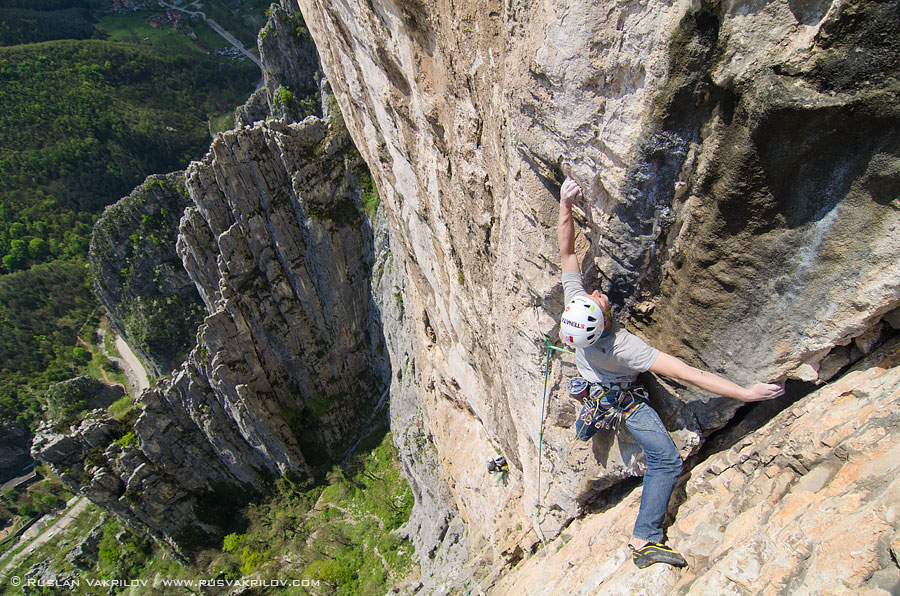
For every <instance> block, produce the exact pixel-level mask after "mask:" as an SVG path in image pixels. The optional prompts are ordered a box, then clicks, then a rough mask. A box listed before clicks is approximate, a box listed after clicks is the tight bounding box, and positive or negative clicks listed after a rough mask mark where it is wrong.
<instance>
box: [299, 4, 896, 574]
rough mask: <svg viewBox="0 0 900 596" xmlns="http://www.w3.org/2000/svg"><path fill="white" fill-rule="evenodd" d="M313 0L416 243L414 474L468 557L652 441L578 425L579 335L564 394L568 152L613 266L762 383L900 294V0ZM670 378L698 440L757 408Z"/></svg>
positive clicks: (385, 187)
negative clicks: (506, 480)
mask: <svg viewBox="0 0 900 596" xmlns="http://www.w3.org/2000/svg"><path fill="white" fill-rule="evenodd" d="M298 3H299V5H300V7H301V9H302V12H303V15H304V19H305V21H306V23H307V25H308V26H309V29H310V32H311V33H312V35H313V37H314V39H315V40H316V44H317V46H318V48H319V53H320V56H321V59H322V62H323V66H324V69H325V72H326V75H327V77H328V79H329V81H330V83H331V86H332V87H333V89H334V90H335V93H336V96H337V99H338V102H339V104H340V106H341V109H342V112H343V113H344V117H345V119H346V121H347V123H348V128H349V129H350V132H351V135H352V136H353V138H354V141H355V142H356V144H357V146H358V147H359V148H360V151H361V152H362V153H363V156H364V157H365V159H366V161H367V163H368V164H369V165H370V167H371V168H372V171H373V174H374V175H375V177H376V179H377V181H378V186H379V190H380V191H381V195H382V198H383V201H384V204H385V207H386V211H387V215H388V219H389V222H390V226H391V230H392V233H393V237H392V238H393V239H392V247H393V248H394V252H395V253H396V254H397V255H398V257H401V255H402V258H398V257H395V262H397V263H402V264H403V265H404V266H405V271H403V272H402V273H403V275H405V282H406V283H405V286H402V299H403V306H404V313H405V316H406V317H407V319H412V321H411V322H409V323H408V325H409V329H410V337H411V340H410V341H411V342H412V345H411V347H410V349H409V350H408V351H407V352H405V353H406V354H407V355H408V357H409V358H408V363H407V362H406V361H405V360H404V361H402V362H401V361H398V360H397V359H396V355H395V354H394V353H393V352H392V353H391V354H392V358H393V360H392V363H393V368H394V371H395V379H394V386H395V387H397V386H398V382H399V381H398V379H397V377H396V372H397V370H398V369H399V368H400V367H407V368H409V369H410V370H414V371H415V372H414V374H415V380H414V382H415V384H416V386H417V392H418V395H417V397H416V400H415V404H416V406H415V407H416V408H417V411H418V412H421V414H420V418H408V417H403V416H399V415H398V416H395V417H394V421H395V424H396V425H397V427H395V429H394V436H395V437H404V436H407V434H408V433H406V432H405V431H404V430H403V429H402V428H400V427H401V426H403V425H404V424H405V425H408V428H410V429H418V428H421V436H424V437H426V438H427V439H428V441H427V443H423V445H422V447H423V448H427V447H428V446H429V445H430V446H433V449H434V451H433V452H431V453H430V454H429V455H428V456H427V458H423V456H420V455H418V454H421V453H423V451H422V450H421V449H418V450H417V449H414V448H412V447H410V445H409V444H407V445H406V446H404V445H401V450H402V451H403V452H405V453H406V454H407V465H408V466H409V467H410V468H413V467H415V466H417V465H419V464H417V463H416V461H417V460H418V461H422V460H423V459H428V460H429V461H432V462H433V464H434V466H436V467H437V470H433V471H432V472H431V474H430V478H431V480H427V479H426V478H425V477H424V476H421V477H419V478H418V479H417V478H416V477H415V476H414V477H413V480H414V482H418V481H421V482H432V484H431V485H430V486H428V487H426V486H424V485H423V486H419V487H418V489H417V494H419V493H423V494H424V493H426V492H427V493H428V494H432V495H440V494H449V495H450V497H451V500H450V503H449V505H448V504H447V503H444V504H443V505H442V507H444V508H443V509H440V510H441V511H453V512H454V515H458V516H460V518H461V519H463V520H465V522H466V529H467V537H466V540H465V544H466V547H467V548H469V549H470V551H471V553H470V554H475V555H477V554H478V553H481V552H483V553H486V554H487V555H488V556H489V555H491V554H493V555H499V554H502V553H503V552H504V551H511V550H514V549H515V543H516V540H517V539H520V538H522V535H523V534H524V532H525V531H527V529H528V527H529V523H528V521H535V522H537V525H538V526H540V527H541V528H542V529H543V532H544V533H545V534H549V535H553V534H555V533H556V532H557V531H558V530H559V528H561V527H562V526H563V525H564V524H565V523H567V521H568V520H570V519H571V518H572V517H573V516H575V515H577V514H578V513H579V511H580V510H581V506H582V504H583V503H584V502H585V501H586V500H588V499H590V498H591V497H592V495H594V494H596V491H597V490H599V489H602V488H604V487H608V486H609V484H610V483H611V482H613V481H615V480H617V479H620V478H622V477H624V476H628V475H633V474H639V473H640V471H641V469H642V465H643V464H642V461H641V459H640V458H639V453H638V452H637V451H636V449H635V447H634V446H633V445H629V444H628V443H627V442H625V443H619V442H615V443H613V442H606V443H604V442H603V440H602V439H597V440H595V442H594V444H593V445H587V446H575V447H574V448H573V447H572V444H571V430H570V429H569V426H570V425H571V423H572V422H573V420H574V414H575V410H574V406H573V405H572V404H570V403H567V402H566V401H565V399H564V398H562V396H561V395H560V393H561V382H562V380H563V379H564V378H565V377H566V376H568V375H571V374H572V372H573V368H572V366H571V364H570V363H569V362H568V361H567V360H565V359H563V358H559V357H556V356H554V357H553V358H552V359H551V372H550V380H549V394H550V399H549V401H548V404H547V406H546V408H545V406H544V404H543V403H542V393H543V381H544V376H543V373H544V370H543V366H544V358H545V350H544V349H543V345H542V341H543V339H544V338H545V337H549V338H554V337H555V335H556V330H557V326H556V325H557V316H558V315H557V313H558V312H559V310H560V308H561V306H562V294H561V288H560V284H559V269H558V266H557V260H558V257H557V254H558V252H557V251H558V247H557V246H556V237H555V218H556V213H557V207H556V200H557V193H558V185H559V183H560V182H561V181H562V178H563V176H564V175H566V174H570V175H572V176H574V177H575V178H576V179H577V180H579V181H580V182H581V184H582V185H583V186H584V188H585V191H586V196H587V201H586V202H585V203H584V205H583V206H582V211H581V213H580V214H579V215H578V217H577V219H578V227H579V230H580V234H579V237H578V239H577V242H576V249H577V251H578V253H579V255H581V257H582V267H583V270H584V272H585V274H586V280H587V283H588V285H591V286H594V287H598V286H599V287H602V289H603V290H604V291H607V292H608V293H609V294H610V296H611V297H612V298H613V299H614V302H616V305H617V314H618V316H619V318H620V319H621V320H622V321H623V322H624V323H625V324H626V326H627V327H629V328H631V329H632V330H634V331H636V332H638V333H639V334H640V335H642V336H643V337H645V338H646V339H647V340H649V341H650V342H651V343H653V344H655V345H657V346H659V347H660V348H663V349H665V350H668V351H671V352H672V353H674V354H676V355H678V356H680V357H682V358H684V359H685V360H687V361H688V362H689V363H691V364H694V365H699V366H702V367H705V368H709V369H712V370H715V371H716V372H719V373H722V374H724V375H726V376H728V377H731V378H733V379H734V380H735V381H737V382H740V383H750V382H753V381H755V380H777V379H784V378H787V377H796V378H802V379H805V380H815V379H818V378H819V376H820V375H819V368H820V365H821V364H822V363H823V361H825V360H827V359H828V358H829V357H831V356H832V354H833V353H834V351H835V350H837V351H838V352H840V351H841V350H847V352H846V353H844V352H840V354H839V355H838V357H837V360H835V361H841V355H843V356H844V357H847V362H849V360H850V358H849V356H847V354H849V352H852V351H853V349H852V348H853V347H854V346H856V347H857V348H858V345H859V343H860V342H859V341H854V338H857V339H858V338H859V337H863V336H865V335H866V334H867V333H869V330H872V329H875V330H877V329H879V325H881V324H880V323H879V320H880V319H881V317H882V316H883V315H884V314H885V313H888V312H889V311H891V310H892V309H894V308H896V307H897V305H898V303H900V267H898V264H897V263H898V259H897V256H898V254H900V247H898V245H897V242H898V240H897V239H898V237H900V235H898V234H897V230H898V225H900V212H898V202H897V201H898V199H897V196H898V188H900V185H898V181H900V166H898V164H900V161H898V160H900V145H898V139H900V136H898V135H897V134H896V131H897V129H898V116H900V112H898V110H900V104H898V100H897V93H896V91H897V88H898V81H897V72H898V69H897V65H898V57H900V50H898V46H897V43H896V40H897V39H898V38H900V35H898V33H900V32H898V22H900V18H898V3H897V2H878V3H871V2H854V1H842V0H838V1H835V2H774V1H773V2H744V1H735V2H686V1H685V2H675V3H645V2H615V3H611V2H575V3H571V2H550V3H543V4H533V3H525V2H515V1H514V2H508V3H501V2H479V3H469V4H466V3H462V4H461V3H456V2H446V1H436V2H423V1H417V0H413V1H403V2H396V1H393V0H375V1H372V2H354V1H350V2H345V3H331V2H319V1H317V0H298ZM398 287H399V286H398ZM862 352H863V350H861V349H857V350H856V354H855V356H854V357H855V358H858V357H859V356H860V355H861V353H862ZM404 358H406V356H404ZM833 360H834V358H833ZM831 368H833V366H832V367H831ZM832 374H833V373H832ZM827 376H828V375H827V374H825V373H824V372H823V373H822V378H827ZM405 381H406V382H408V379H407V378H405ZM654 400H655V402H656V404H657V405H658V406H659V407H660V408H661V409H662V410H663V411H665V412H666V416H665V418H666V421H667V423H668V424H669V425H670V428H672V430H673V431H675V432H674V434H675V437H676V441H677V442H679V443H680V446H683V448H684V450H685V452H688V451H690V450H692V449H694V448H695V447H696V445H697V443H698V442H699V441H700V439H701V437H702V436H703V435H705V434H707V433H708V432H710V431H711V430H712V429H715V428H718V427H720V426H722V425H723V424H724V423H725V421H726V420H727V419H728V418H729V416H731V415H732V414H733V412H734V410H735V407H736V404H734V403H732V402H728V401H727V400H711V401H710V400H708V399H706V398H703V396H702V395H700V394H699V393H698V392H695V391H693V390H688V389H684V388H680V387H668V386H666V385H660V386H658V387H657V390H656V392H655V395H654ZM723 402H726V403H723ZM545 411H546V414H545V416H544V419H543V427H542V418H541V417H542V413H544V412H545ZM419 421H420V422H419ZM419 424H420V427H419V426H417V425H419ZM418 432H419V431H418V430H417V431H416V433H414V435H415V436H420V435H419V434H418ZM541 437H542V438H543V442H540V440H539V439H540V438H541ZM400 440H401V443H402V442H403V440H404V439H400ZM406 440H407V441H410V440H412V439H406ZM539 443H540V444H539ZM497 452H502V453H503V454H504V455H506V457H507V459H508V460H509V461H510V462H511V464H512V466H513V471H512V474H511V478H512V483H511V485H510V486H509V487H508V488H507V489H506V490H503V491H497V490H494V489H495V487H493V486H491V481H490V479H489V478H487V475H486V473H485V472H484V464H485V461H486V459H487V458H488V457H493V456H494V455H495V454H496V453H497ZM539 461H540V465H541V467H540V469H539V466H538V462H539ZM592 478H595V479H596V481H593V480H589V479H592ZM438 484H440V485H441V486H438ZM418 504H419V506H418V507H417V510H416V515H417V516H420V517H421V518H422V519H428V518H429V515H430V514H429V511H427V509H428V508H429V507H430V505H429V501H428V500H422V501H420V502H419V503H418ZM435 511H437V510H435ZM432 513H433V512H432ZM442 515H443V514H441V516H442ZM439 517H440V516H439ZM448 519H452V518H448ZM520 527H521V528H523V529H522V530H521V531H520V530H518V528H520ZM436 552H437V551H428V552H426V553H424V554H423V556H424V561H423V562H424V563H425V564H426V566H427V564H428V563H429V560H430V561H431V562H432V563H433V565H432V567H434V568H437V567H439V566H440V565H439V563H438V561H436V560H434V559H429V557H432V556H436V555H435V553H436ZM449 573H451V574H452V571H451V572H449Z"/></svg>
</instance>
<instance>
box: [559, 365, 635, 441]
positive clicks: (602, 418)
mask: <svg viewBox="0 0 900 596" xmlns="http://www.w3.org/2000/svg"><path fill="white" fill-rule="evenodd" d="M569 386H570V390H569V393H570V394H572V390H571V389H572V388H575V389H580V388H582V387H584V389H582V391H581V392H580V393H579V394H578V395H573V397H576V399H578V401H579V402H581V404H582V408H581V412H580V413H579V417H578V423H579V424H577V425H576V430H577V433H576V438H578V439H581V440H582V441H587V440H588V439H590V438H591V436H593V434H594V433H595V432H596V431H597V430H601V429H606V430H614V431H618V430H619V428H620V427H621V426H622V422H624V421H625V419H626V418H628V416H629V415H630V414H631V413H632V412H634V411H635V410H636V409H637V407H638V405H640V403H641V400H646V399H647V390H646V389H644V388H643V387H642V386H641V385H636V384H632V383H590V382H589V381H588V380H587V379H583V378H581V377H575V378H574V379H572V380H570V381H569ZM585 394H586V395H587V397H584V395H585ZM579 397H580V399H579ZM586 429H591V430H590V431H586Z"/></svg>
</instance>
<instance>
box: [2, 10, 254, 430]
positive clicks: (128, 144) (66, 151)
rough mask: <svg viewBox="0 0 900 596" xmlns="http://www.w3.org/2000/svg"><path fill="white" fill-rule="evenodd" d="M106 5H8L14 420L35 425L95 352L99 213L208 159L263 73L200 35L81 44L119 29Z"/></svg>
mask: <svg viewBox="0 0 900 596" xmlns="http://www.w3.org/2000/svg"><path fill="white" fill-rule="evenodd" d="M105 4H106V3H103V2H88V1H86V0H38V1H35V2H32V1H28V2H26V1H25V0H0V44H2V45H4V46H5V47H0V338H2V340H0V377H2V382H0V417H4V418H18V419H19V420H21V421H23V422H29V423H30V422H32V421H34V420H36V418H38V417H39V411H40V408H39V399H40V395H41V392H42V391H43V390H44V389H46V387H47V386H48V385H49V384H50V383H52V382H56V381H60V380H64V379H67V378H69V377H71V376H73V375H75V374H81V373H83V372H84V369H85V365H86V364H87V362H89V361H90V360H91V354H90V352H89V351H88V350H90V349H92V346H90V344H91V343H92V334H91V331H92V329H93V328H94V327H95V326H96V317H94V316H92V313H94V311H95V308H96V306H97V304H96V300H95V299H94V297H93V295H92V292H91V284H90V280H89V275H90V274H89V267H87V265H86V253H87V249H88V245H89V242H90V236H91V229H92V226H93V223H94V221H95V220H96V218H97V217H98V216H99V214H100V212H101V211H102V210H103V208H104V207H105V206H107V205H109V204H111V203H113V202H115V201H117V200H118V199H119V198H121V197H122V196H124V195H126V194H128V193H129V192H130V191H131V190H132V189H133V188H134V187H135V186H136V185H138V184H140V183H141V182H142V181H143V180H144V178H145V177H146V176H147V175H148V174H152V173H166V172H170V171H173V170H178V169H181V168H184V167H185V166H186V165H187V163H188V162H189V161H190V160H191V159H197V158H199V157H201V156H202V155H203V154H204V153H205V151H206V150H207V148H208V146H209V142H210V133H209V130H210V125H209V120H210V117H211V116H213V115H215V114H219V113H222V112H223V111H227V110H230V109H232V108H233V107H234V106H236V105H238V104H239V103H241V102H242V101H243V100H244V99H245V98H246V97H247V95H248V94H249V93H250V92H251V91H252V90H253V88H254V85H255V83H256V81H257V80H258V79H259V76H260V73H259V70H258V68H257V67H256V65H254V64H253V63H252V62H250V61H249V60H246V59H244V60H233V59H231V58H229V57H224V56H218V55H216V54H215V53H214V52H210V51H208V46H202V45H200V44H199V43H198V44H194V45H192V43H193V42H192V41H191V39H192V37H196V36H190V33H192V30H191V31H186V30H180V31H179V30H176V29H175V28H172V29H170V30H168V33H166V34H167V35H169V36H170V37H171V38H172V39H176V38H177V39H178V42H177V43H169V44H166V43H165V38H161V37H157V38H156V39H154V43H148V42H144V41H142V38H139V37H134V38H133V39H131V40H128V41H105V40H103V39H82V38H85V37H90V36H91V35H94V36H100V37H103V36H106V33H104V32H103V31H99V30H98V29H96V27H95V24H96V21H97V19H98V15H99V16H103V18H104V23H109V22H112V21H114V20H115V19H116V18H117V16H116V15H115V14H114V13H110V12H108V8H109V7H108V6H105ZM101 7H102V9H103V11H106V12H104V13H103V15H100V14H99V13H100V10H101ZM144 13H146V14H150V12H149V11H144ZM135 14H136V15H137V17H135ZM141 14H143V13H141V12H139V13H134V14H132V13H129V18H130V19H131V20H132V21H134V19H135V18H144V17H141V16H140V15H141ZM132 21H129V22H132ZM61 23H65V24H61ZM143 26H144V27H146V28H147V29H150V27H149V25H147V24H144V25H143ZM164 33H165V32H164ZM60 37H72V38H76V39H58V38H60ZM160 39H163V41H162V42H160ZM44 40H52V41H44ZM23 42H37V43H23ZM219 42H220V43H221V44H222V45H223V46H224V45H226V42H225V41H224V40H221V38H219ZM12 44H17V45H12ZM79 334H80V336H81V338H82V339H84V340H86V343H81V342H80V341H79Z"/></svg>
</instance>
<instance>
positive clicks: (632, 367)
mask: <svg viewBox="0 0 900 596" xmlns="http://www.w3.org/2000/svg"><path fill="white" fill-rule="evenodd" d="M562 282H563V290H564V291H565V293H566V304H568V303H569V301H570V300H571V299H572V298H574V297H576V296H582V295H587V292H586V291H585V290H584V281H583V280H582V277H581V273H578V272H576V271H569V272H567V273H563V275H562ZM657 356H659V350H657V349H656V348H654V347H652V346H650V345H648V344H647V342H645V341H644V340H642V339H641V338H639V337H637V336H635V335H633V334H631V333H629V332H628V331H626V330H625V329H622V328H621V327H620V326H619V324H618V323H616V322H615V321H613V323H612V328H610V329H608V330H607V332H606V333H605V334H604V335H603V336H602V337H601V338H599V339H598V340H597V341H595V342H594V344H593V345H591V346H588V347H587V348H575V366H576V367H577V368H578V372H579V373H580V374H581V376H582V377H584V378H585V379H587V380H588V381H590V382H592V383H631V382H633V381H634V380H635V379H636V378H637V376H638V373H642V372H646V371H648V370H650V367H651V366H653V363H654V362H656V357H657Z"/></svg>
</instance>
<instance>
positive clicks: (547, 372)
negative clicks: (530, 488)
mask: <svg viewBox="0 0 900 596" xmlns="http://www.w3.org/2000/svg"><path fill="white" fill-rule="evenodd" d="M537 307H538V305H537V303H535V304H534V316H535V320H536V321H537V326H538V333H540V334H541V335H544V334H543V332H541V326H540V318H539V316H538V310H537ZM544 346H545V347H546V348H547V358H546V360H545V362H544V394H543V396H542V397H541V430H540V432H539V433H538V477H537V493H538V514H540V512H541V502H542V500H543V499H542V498H541V459H542V456H543V454H544V449H543V445H544V412H545V409H546V404H547V378H548V377H549V376H550V351H551V350H555V351H557V352H563V353H565V354H574V353H575V352H572V351H569V350H564V349H562V348H557V347H556V346H554V345H553V344H551V343H550V340H549V339H547V337H546V336H544Z"/></svg>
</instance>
